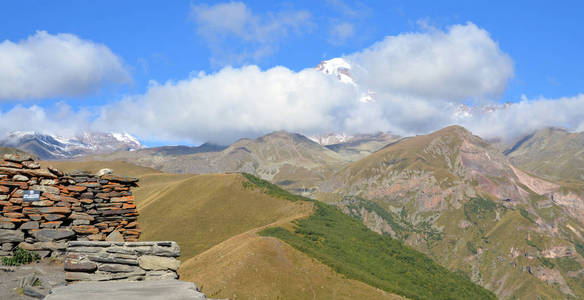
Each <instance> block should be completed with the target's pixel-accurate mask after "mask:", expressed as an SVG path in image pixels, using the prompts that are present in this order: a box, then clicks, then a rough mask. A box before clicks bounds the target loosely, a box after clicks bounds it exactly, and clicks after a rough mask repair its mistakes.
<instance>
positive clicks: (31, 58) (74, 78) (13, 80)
mask: <svg viewBox="0 0 584 300" xmlns="http://www.w3.org/2000/svg"><path fill="white" fill-rule="evenodd" d="M130 80H131V79H130V75H129V74H128V72H127V71H126V70H125V69H124V67H123V66H122V62H121V59H120V58H119V57H117V56H116V55H115V54H114V53H112V51H111V50H110V49H109V48H107V47H106V46H104V45H101V44H96V43H94V42H91V41H88V40H82V39H80V38H78V37H77V36H75V35H72V34H65V33H61V34H56V35H51V34H48V33H47V32H46V31H37V32H36V33H35V34H34V35H32V36H29V37H28V38H27V39H25V40H22V41H19V42H16V43H14V42H11V41H8V40H5V41H3V42H2V43H0V100H19V99H38V98H53V97H63V96H81V95H86V94H88V93H91V92H94V91H96V90H98V89H99V88H100V87H102V86H103V85H104V84H108V83H125V82H129V81H130Z"/></svg>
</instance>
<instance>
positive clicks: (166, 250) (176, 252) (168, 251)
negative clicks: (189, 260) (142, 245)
mask: <svg viewBox="0 0 584 300" xmlns="http://www.w3.org/2000/svg"><path fill="white" fill-rule="evenodd" d="M152 254H153V255H158V256H171V257H179V256H180V247H179V246H178V244H177V243H175V242H172V243H171V245H170V246H168V247H166V246H160V244H158V245H154V246H153V247H152Z"/></svg>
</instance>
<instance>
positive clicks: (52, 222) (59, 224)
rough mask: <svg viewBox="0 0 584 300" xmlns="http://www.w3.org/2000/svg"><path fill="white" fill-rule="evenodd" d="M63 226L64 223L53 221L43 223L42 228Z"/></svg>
mask: <svg viewBox="0 0 584 300" xmlns="http://www.w3.org/2000/svg"><path fill="white" fill-rule="evenodd" d="M61 224H63V221H51V222H44V223H41V228H59V227H61Z"/></svg>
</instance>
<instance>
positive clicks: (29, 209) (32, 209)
mask: <svg viewBox="0 0 584 300" xmlns="http://www.w3.org/2000/svg"><path fill="white" fill-rule="evenodd" d="M22 213H24V214H25V215H29V214H38V213H40V210H39V209H38V208H37V207H24V208H23V209H22Z"/></svg>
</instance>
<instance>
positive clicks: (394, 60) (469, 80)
mask: <svg viewBox="0 0 584 300" xmlns="http://www.w3.org/2000/svg"><path fill="white" fill-rule="evenodd" d="M234 22H235V21H234ZM237 22H239V21H237ZM218 26H219V25H218ZM225 26H226V28H232V27H233V25H225ZM233 28H235V27H233ZM234 30H235V29H234ZM346 58H347V59H349V60H350V61H351V63H352V64H353V68H352V69H351V72H353V76H354V77H355V80H356V82H357V84H358V85H359V86H360V88H358V87H354V86H353V85H350V84H344V83H342V82H340V81H338V80H337V78H336V77H334V76H327V75H325V74H321V73H319V72H318V71H316V70H315V69H313V68H307V69H305V70H301V71H299V72H296V71H292V70H290V69H287V68H285V67H275V68H271V69H268V70H261V69H260V68H258V67H257V66H245V67H241V68H232V67H226V68H223V69H221V70H220V71H218V72H215V73H212V74H204V73H200V74H198V75H196V76H193V77H191V78H187V79H184V80H180V81H169V82H166V83H157V82H152V83H151V85H150V86H149V88H148V90H147V91H146V92H145V93H144V94H140V95H133V96H129V97H126V98H124V99H122V100H121V101H119V102H114V103H112V104H109V105H108V106H105V107H102V108H101V111H99V112H94V114H95V115H97V116H98V117H97V119H96V120H93V121H92V116H93V114H90V113H89V112H87V111H82V112H73V111H71V110H70V109H69V108H68V107H66V106H61V107H60V108H53V109H49V110H46V109H43V108H40V107H37V106H33V107H29V108H25V107H21V106H18V107H16V108H14V109H12V110H11V111H9V112H6V113H3V114H0V131H4V132H7V131H11V130H39V129H44V128H48V129H50V130H54V131H56V132H60V131H59V130H66V129H67V128H81V129H83V128H90V129H92V130H112V131H127V132H130V133H132V134H135V135H137V136H138V137H139V138H141V139H145V140H162V141H185V140H190V141H191V142H204V141H211V142H219V143H230V142H233V141H234V140H235V139H237V138H241V137H255V136H259V135H261V134H265V133H268V132H271V131H275V130H288V131H293V132H299V133H304V134H312V133H319V132H330V131H344V132H347V133H357V132H375V131H380V130H381V131H392V132H394V133H396V134H401V135H414V134H424V133H428V132H430V131H433V130H437V129H440V128H442V127H445V126H448V125H452V124H461V125H463V126H465V127H467V128H469V129H470V130H472V131H473V132H475V133H476V134H479V135H481V136H483V137H486V138H491V137H505V138H513V137H517V136H519V135H522V134H527V133H530V132H532V131H534V130H537V129H540V128H543V127H546V126H556V127H565V128H568V129H572V130H584V95H578V96H576V97H572V98H561V99H545V98H540V99H523V100H522V101H521V102H519V103H514V104H508V105H499V106H495V109H490V110H486V109H484V108H482V107H481V106H475V107H474V108H471V109H470V111H471V113H469V114H466V115H465V114H460V113H458V112H459V111H458V110H459V108H460V104H461V102H463V101H464V100H466V99H478V100H482V101H483V100H484V101H486V100H485V99H489V98H490V97H495V96H497V95H500V94H501V93H502V92H503V91H504V90H505V87H506V84H507V81H508V80H509V78H510V77H511V76H512V74H513V67H512V61H511V59H510V58H509V57H508V55H506V54H505V53H504V52H502V50H501V49H500V48H499V46H498V45H497V43H496V42H495V41H493V40H492V39H491V38H490V36H489V34H488V33H487V32H486V31H484V30H483V29H480V28H478V27H477V26H476V25H474V24H466V25H456V26H452V27H450V28H448V29H447V30H446V31H439V30H436V29H431V30H429V31H425V32H421V33H407V34H401V35H397V36H391V37H386V38H385V39H384V40H383V41H381V42H379V43H376V44H375V45H373V46H372V47H370V48H368V49H365V50H363V51H361V52H359V53H355V54H352V55H348V56H347V57H346ZM368 89H370V90H372V91H373V92H375V95H376V96H375V101H374V102H372V103H363V102H359V101H358V99H359V97H360V96H361V95H362V93H363V92H364V91H366V90H368ZM483 103H484V102H483ZM27 118H28V119H31V120H32V121H31V122H19V120H24V119H27ZM28 119H27V120H28Z"/></svg>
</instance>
